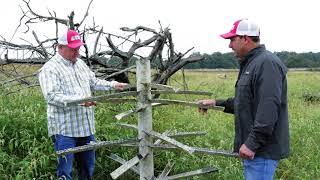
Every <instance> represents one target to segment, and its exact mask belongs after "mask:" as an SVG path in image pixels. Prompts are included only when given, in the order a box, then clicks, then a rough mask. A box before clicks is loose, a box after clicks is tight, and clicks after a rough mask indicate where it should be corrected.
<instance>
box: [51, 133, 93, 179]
mask: <svg viewBox="0 0 320 180" xmlns="http://www.w3.org/2000/svg"><path fill="white" fill-rule="evenodd" d="M52 140H53V142H54V149H55V150H56V151H59V150H64V149H68V148H73V147H77V146H82V145H86V144H88V143H90V141H94V136H93V135H91V136H87V137H68V136H63V135H60V134H57V135H54V136H52ZM73 159H75V161H76V168H77V172H78V179H92V176H93V169H94V162H95V151H94V150H90V151H84V152H79V153H75V154H67V155H65V156H60V157H59V159H58V161H59V162H58V168H57V176H58V178H59V180H60V179H61V180H65V179H66V180H70V179H72V163H73Z"/></svg>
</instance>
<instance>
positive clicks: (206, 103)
mask: <svg viewBox="0 0 320 180" xmlns="http://www.w3.org/2000/svg"><path fill="white" fill-rule="evenodd" d="M198 105H199V108H198V111H199V112H200V113H201V114H207V111H208V109H207V108H205V107H203V106H215V105H216V101H215V100H213V99H206V100H200V101H198Z"/></svg>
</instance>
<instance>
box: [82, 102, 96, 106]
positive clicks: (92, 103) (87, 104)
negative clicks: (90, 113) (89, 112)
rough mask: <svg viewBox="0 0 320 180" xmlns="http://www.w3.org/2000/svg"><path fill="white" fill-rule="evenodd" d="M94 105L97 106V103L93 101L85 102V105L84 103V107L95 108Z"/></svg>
mask: <svg viewBox="0 0 320 180" xmlns="http://www.w3.org/2000/svg"><path fill="white" fill-rule="evenodd" d="M95 105H97V103H96V102H94V101H88V102H85V103H84V106H86V107H89V106H95Z"/></svg>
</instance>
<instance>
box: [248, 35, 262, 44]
mask: <svg viewBox="0 0 320 180" xmlns="http://www.w3.org/2000/svg"><path fill="white" fill-rule="evenodd" d="M248 37H249V38H250V39H251V40H252V41H253V42H256V43H257V42H259V41H260V37H259V36H248Z"/></svg>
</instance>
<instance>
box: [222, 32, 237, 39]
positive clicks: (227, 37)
mask: <svg viewBox="0 0 320 180" xmlns="http://www.w3.org/2000/svg"><path fill="white" fill-rule="evenodd" d="M220 36H221V37H222V38H224V39H230V38H233V37H235V36H237V35H236V34H234V33H231V32H228V33H225V34H221V35H220Z"/></svg>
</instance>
